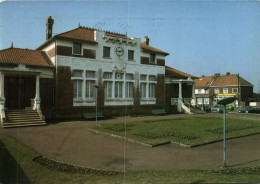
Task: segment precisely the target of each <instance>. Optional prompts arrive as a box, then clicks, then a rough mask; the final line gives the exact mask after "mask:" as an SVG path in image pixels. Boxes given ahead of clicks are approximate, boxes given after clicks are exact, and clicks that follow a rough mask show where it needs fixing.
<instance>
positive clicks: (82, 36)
mask: <svg viewBox="0 0 260 184" xmlns="http://www.w3.org/2000/svg"><path fill="white" fill-rule="evenodd" d="M94 32H95V30H94V29H90V28H83V27H78V28H76V29H72V30H70V31H67V32H64V33H60V34H57V35H55V36H54V37H59V38H70V39H77V40H84V41H90V42H96V41H95V39H94Z"/></svg>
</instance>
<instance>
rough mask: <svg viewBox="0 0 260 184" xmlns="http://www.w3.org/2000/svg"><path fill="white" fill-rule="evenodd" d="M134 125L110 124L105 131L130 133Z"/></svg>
mask: <svg viewBox="0 0 260 184" xmlns="http://www.w3.org/2000/svg"><path fill="white" fill-rule="evenodd" d="M133 126H134V125H133V124H126V126H125V124H123V123H116V124H108V125H107V126H106V127H104V128H105V129H109V130H114V131H117V132H123V131H128V130H131V129H130V127H133Z"/></svg>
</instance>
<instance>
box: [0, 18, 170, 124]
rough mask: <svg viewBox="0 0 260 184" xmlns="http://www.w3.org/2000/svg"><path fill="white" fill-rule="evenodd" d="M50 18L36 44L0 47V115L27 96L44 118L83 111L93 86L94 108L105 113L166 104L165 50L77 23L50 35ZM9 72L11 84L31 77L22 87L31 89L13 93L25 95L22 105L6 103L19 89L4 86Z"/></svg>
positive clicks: (27, 104)
mask: <svg viewBox="0 0 260 184" xmlns="http://www.w3.org/2000/svg"><path fill="white" fill-rule="evenodd" d="M53 23H54V20H53V19H52V18H51V17H49V18H48V20H47V22H46V29H47V31H46V39H47V40H46V42H45V43H43V44H42V45H41V46H40V47H38V48H37V50H28V49H17V48H10V49H5V50H2V51H0V72H1V91H2V93H1V99H2V100H1V104H2V108H1V111H2V118H1V119H2V120H4V118H5V117H4V114H5V113H4V111H5V110H6V109H12V108H15V109H21V108H26V107H31V103H30V102H31V101H30V99H32V98H33V99H35V103H34V104H37V105H38V107H41V108H36V107H35V108H34V109H35V110H38V111H39V112H40V113H42V114H43V115H44V116H45V117H46V118H47V119H51V118H68V117H70V118H71V117H82V116H83V113H84V112H95V106H96V100H95V97H96V89H97V95H98V102H97V104H98V109H99V111H102V112H103V114H104V115H105V116H113V115H123V114H125V110H127V113H128V114H133V113H136V114H145V113H150V112H151V109H157V108H165V57H166V56H167V55H169V54H168V53H167V52H164V51H161V50H159V49H156V48H154V47H152V46H150V44H149V38H148V37H147V36H146V37H145V38H144V39H143V41H142V42H141V40H140V39H139V38H129V37H127V36H126V35H123V34H118V33H111V32H107V31H102V30H95V29H91V28H86V27H80V26H79V27H78V28H76V29H73V30H70V31H67V32H64V33H61V34H57V35H55V36H53V37H52V32H53V31H52V27H53ZM19 53H21V54H20V55H19ZM6 58H8V60H6ZM13 76H14V77H16V79H17V81H16V83H15V84H14V85H15V86H19V85H20V83H19V82H18V81H19V78H26V79H24V80H25V83H26V84H27V82H26V81H27V78H30V80H29V79H28V81H30V82H28V85H26V87H24V88H25V89H26V90H27V89H29V91H34V92H32V93H30V95H24V96H21V97H19V98H18V99H19V100H18V101H20V100H24V101H25V104H24V105H22V106H20V105H16V106H14V107H13V106H11V105H9V103H10V101H11V98H12V99H17V97H16V96H18V95H19V91H17V90H13V91H12V88H9V87H8V86H11V85H12V82H11V81H12V80H11V79H10V80H9V78H12V77H13ZM47 79H48V80H47ZM18 83H19V84H18ZM22 85H23V84H22ZM95 87H97V88H95ZM9 89H10V90H11V92H10V91H9V92H7V93H4V91H6V90H9ZM11 93H12V94H13V97H10V95H9V94H11ZM28 93H29V92H28ZM26 94H27V92H26ZM39 97H40V98H39ZM21 98H24V99H21ZM125 107H127V109H125Z"/></svg>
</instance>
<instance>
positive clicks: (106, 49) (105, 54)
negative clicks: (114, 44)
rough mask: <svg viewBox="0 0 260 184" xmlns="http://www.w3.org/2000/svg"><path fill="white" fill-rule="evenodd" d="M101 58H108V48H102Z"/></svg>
mask: <svg viewBox="0 0 260 184" xmlns="http://www.w3.org/2000/svg"><path fill="white" fill-rule="evenodd" d="M103 57H104V58H110V47H103Z"/></svg>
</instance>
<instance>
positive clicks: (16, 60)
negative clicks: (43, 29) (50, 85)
mask: <svg viewBox="0 0 260 184" xmlns="http://www.w3.org/2000/svg"><path fill="white" fill-rule="evenodd" d="M1 64H24V65H30V66H41V67H54V66H53V64H52V63H51V60H50V59H49V57H48V56H47V54H46V53H45V52H44V51H40V50H31V49H21V48H13V47H10V48H7V49H4V50H0V65H1Z"/></svg>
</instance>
